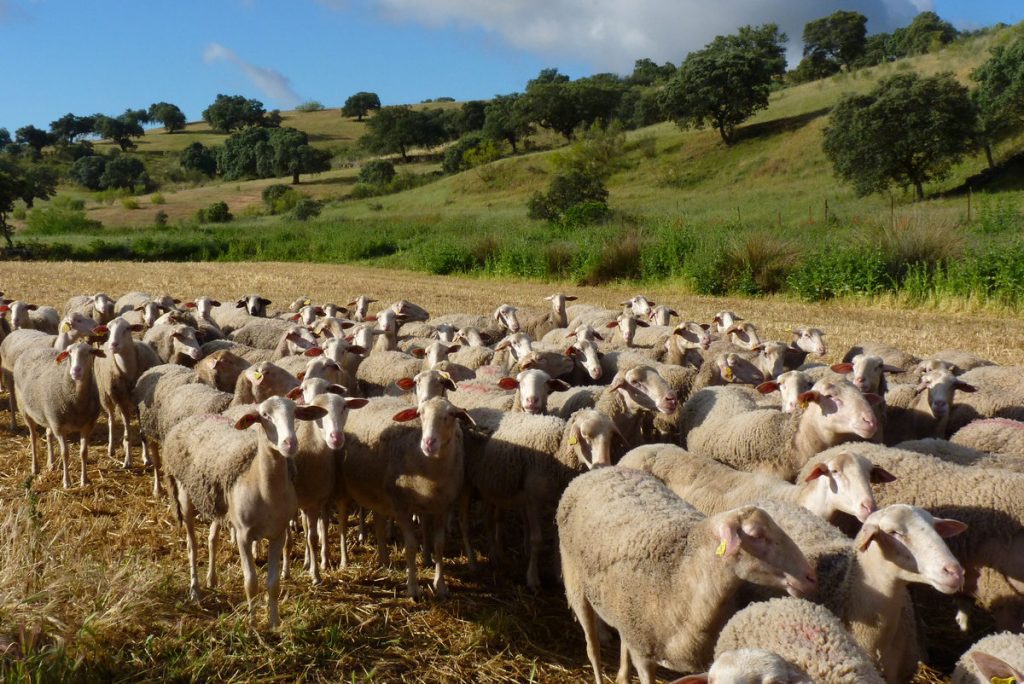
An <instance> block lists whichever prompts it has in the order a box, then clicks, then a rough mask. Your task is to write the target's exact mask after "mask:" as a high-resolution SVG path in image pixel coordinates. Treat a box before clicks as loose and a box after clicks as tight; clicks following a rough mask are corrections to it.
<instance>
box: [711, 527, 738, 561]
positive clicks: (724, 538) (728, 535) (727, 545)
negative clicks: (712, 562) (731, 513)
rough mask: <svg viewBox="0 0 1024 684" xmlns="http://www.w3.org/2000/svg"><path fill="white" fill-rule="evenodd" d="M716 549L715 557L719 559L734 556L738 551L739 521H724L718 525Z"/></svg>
mask: <svg viewBox="0 0 1024 684" xmlns="http://www.w3.org/2000/svg"><path fill="white" fill-rule="evenodd" d="M718 537H719V543H718V548H716V549H715V555H716V556H718V557H720V558H729V557H730V556H735V555H736V553H737V552H738V551H739V550H740V535H739V521H737V520H724V521H722V522H721V523H719V525H718Z"/></svg>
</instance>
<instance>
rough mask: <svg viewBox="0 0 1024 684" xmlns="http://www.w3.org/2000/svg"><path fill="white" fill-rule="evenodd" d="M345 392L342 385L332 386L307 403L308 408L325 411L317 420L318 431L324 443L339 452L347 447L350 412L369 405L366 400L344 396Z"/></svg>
mask: <svg viewBox="0 0 1024 684" xmlns="http://www.w3.org/2000/svg"><path fill="white" fill-rule="evenodd" d="M344 391H345V388H344V387H341V386H340V385H331V386H330V387H328V388H327V391H326V392H324V393H321V394H318V395H317V396H315V397H313V398H312V399H311V400H307V401H306V404H307V405H308V406H318V407H320V408H322V409H324V411H325V413H324V415H323V416H322V417H320V418H317V419H316V430H317V433H318V434H319V435H320V439H321V440H322V441H323V443H324V444H326V445H327V448H328V449H331V450H332V451H337V450H338V449H340V448H341V447H343V446H344V445H345V421H346V420H347V419H348V412H349V410H350V409H358V408H362V407H363V406H366V404H367V400H366V399H356V398H353V397H345V396H342V393H344Z"/></svg>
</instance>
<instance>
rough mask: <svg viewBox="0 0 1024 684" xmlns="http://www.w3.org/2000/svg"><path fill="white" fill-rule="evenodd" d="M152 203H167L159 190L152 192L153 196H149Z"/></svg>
mask: <svg viewBox="0 0 1024 684" xmlns="http://www.w3.org/2000/svg"><path fill="white" fill-rule="evenodd" d="M149 201H150V203H152V204H167V199H166V198H165V197H164V196H163V195H162V194H160V193H159V192H154V193H153V196H152V197H150V198H149Z"/></svg>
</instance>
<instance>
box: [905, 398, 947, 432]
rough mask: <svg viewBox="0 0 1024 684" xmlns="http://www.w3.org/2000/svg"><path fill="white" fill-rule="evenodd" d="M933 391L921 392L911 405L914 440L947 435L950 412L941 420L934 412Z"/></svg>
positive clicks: (910, 417)
mask: <svg viewBox="0 0 1024 684" xmlns="http://www.w3.org/2000/svg"><path fill="white" fill-rule="evenodd" d="M930 394H931V390H925V391H923V392H920V393H919V394H918V395H917V396H916V397H914V401H913V402H911V404H910V415H909V416H908V418H909V419H910V420H909V422H910V424H911V425H912V426H913V435H912V437H913V438H916V439H920V438H923V437H940V438H941V437H943V436H944V435H945V433H946V423H947V422H948V421H949V412H948V410H947V412H946V415H944V416H942V417H941V418H939V417H937V416H936V415H935V413H934V412H933V411H932V403H931V397H930V396H929V395H930Z"/></svg>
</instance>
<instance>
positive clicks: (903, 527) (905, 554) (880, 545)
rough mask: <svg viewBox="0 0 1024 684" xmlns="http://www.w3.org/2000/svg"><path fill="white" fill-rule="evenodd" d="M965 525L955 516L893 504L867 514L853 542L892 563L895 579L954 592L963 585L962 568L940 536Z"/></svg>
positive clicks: (865, 550) (959, 530) (953, 531)
mask: <svg viewBox="0 0 1024 684" xmlns="http://www.w3.org/2000/svg"><path fill="white" fill-rule="evenodd" d="M966 529H967V525H965V524H964V523H962V522H960V521H958V520H949V519H944V518H935V517H932V515H931V514H930V513H928V511H926V510H924V509H922V508H917V507H914V506H907V505H905V504H895V505H892V506H887V507H885V508H883V509H882V510H880V511H875V512H874V513H872V514H871V515H869V516H868V518H867V520H865V521H864V526H863V527H862V528H861V531H860V533H859V534H858V535H857V537H856V538H855V539H854V541H853V543H854V546H856V547H857V549H858V550H859V551H860V552H862V553H864V552H867V553H873V554H878V555H880V556H881V557H882V558H884V559H885V561H887V562H888V563H890V564H892V572H893V574H894V575H895V576H896V577H897V578H898V579H901V580H903V581H905V582H918V583H922V584H930V585H931V586H932V587H934V588H935V589H937V590H938V591H941V592H942V593H943V594H954V593H956V592H958V591H960V589H961V588H962V587H963V584H964V569H963V566H961V565H960V562H959V561H958V560H957V559H956V557H955V556H953V554H952V552H950V550H949V547H948V546H946V542H944V541H942V538H943V537H952V536H955V535H957V534H960V533H961V532H963V531H964V530H966Z"/></svg>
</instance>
